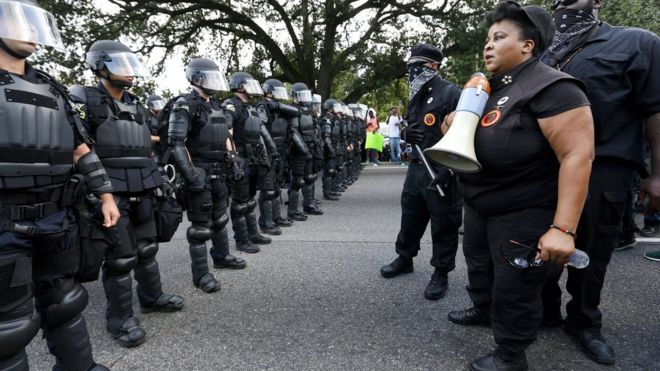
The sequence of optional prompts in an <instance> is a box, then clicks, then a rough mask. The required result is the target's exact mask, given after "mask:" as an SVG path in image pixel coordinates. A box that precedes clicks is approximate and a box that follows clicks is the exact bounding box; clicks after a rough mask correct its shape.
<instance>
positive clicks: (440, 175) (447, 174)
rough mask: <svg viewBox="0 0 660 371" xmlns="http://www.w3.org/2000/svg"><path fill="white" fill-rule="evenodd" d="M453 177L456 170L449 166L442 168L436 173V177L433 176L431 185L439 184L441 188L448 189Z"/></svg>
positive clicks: (431, 186)
mask: <svg viewBox="0 0 660 371" xmlns="http://www.w3.org/2000/svg"><path fill="white" fill-rule="evenodd" d="M453 178H454V172H453V171H452V170H449V169H447V168H441V169H440V170H438V172H437V173H436V174H435V178H433V180H432V181H431V184H429V187H430V188H435V186H436V185H438V186H440V188H442V189H443V190H445V189H447V187H449V183H451V181H452V179H453Z"/></svg>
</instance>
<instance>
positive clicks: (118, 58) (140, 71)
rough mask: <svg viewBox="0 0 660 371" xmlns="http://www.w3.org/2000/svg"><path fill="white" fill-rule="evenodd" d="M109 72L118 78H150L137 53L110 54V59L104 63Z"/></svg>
mask: <svg viewBox="0 0 660 371" xmlns="http://www.w3.org/2000/svg"><path fill="white" fill-rule="evenodd" d="M103 63H104V64H105V67H106V68H107V69H108V71H110V72H112V73H113V74H114V75H117V76H140V77H144V76H148V75H149V73H148V72H147V70H146V68H144V66H143V65H142V63H141V62H140V59H138V57H137V55H135V53H129V52H116V53H109V54H108V58H106V60H104V61H103Z"/></svg>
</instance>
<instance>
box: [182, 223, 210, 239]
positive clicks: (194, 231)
mask: <svg viewBox="0 0 660 371" xmlns="http://www.w3.org/2000/svg"><path fill="white" fill-rule="evenodd" d="M186 238H187V239H188V242H190V243H202V242H205V241H207V240H209V239H211V228H209V226H205V225H199V224H194V225H191V226H190V227H188V230H187V231H186Z"/></svg>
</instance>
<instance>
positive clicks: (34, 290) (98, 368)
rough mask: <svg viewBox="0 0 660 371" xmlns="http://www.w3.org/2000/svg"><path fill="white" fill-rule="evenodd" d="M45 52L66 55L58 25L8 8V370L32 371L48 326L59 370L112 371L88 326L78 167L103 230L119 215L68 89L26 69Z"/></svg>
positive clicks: (3, 29)
mask: <svg viewBox="0 0 660 371" xmlns="http://www.w3.org/2000/svg"><path fill="white" fill-rule="evenodd" d="M17 14H20V15H24V16H23V17H17ZM48 21H52V22H48ZM37 44H39V45H43V46H51V47H56V48H63V45H62V41H61V40H60V38H59V33H58V31H57V28H56V26H55V23H54V21H53V16H52V15H51V14H50V13H48V12H46V11H44V10H43V9H41V8H40V7H39V6H38V4H37V3H36V2H34V1H4V2H2V3H1V4H0V81H2V85H3V86H4V89H1V90H0V111H2V114H3V118H2V120H0V131H1V132H2V133H3V134H2V135H0V369H1V370H28V368H29V366H28V360H27V355H26V353H25V347H26V346H27V345H28V344H29V343H30V341H31V340H32V338H33V337H34V336H35V335H36V334H37V332H38V331H39V327H40V326H41V328H42V330H43V335H44V337H45V338H46V341H47V344H48V348H49V350H50V352H51V353H52V354H53V355H54V356H55V357H56V364H55V366H54V367H53V370H62V371H66V370H73V371H87V370H94V371H102V370H108V369H107V368H106V367H104V366H102V365H97V364H96V363H94V359H93V356H92V349H91V344H90V341H89V335H88V332H87V326H86V324H85V320H84V318H83V316H82V311H83V310H84V309H85V307H86V306H87V301H88V296H87V291H85V288H84V287H83V286H82V285H81V284H80V283H78V282H77V280H76V277H75V276H76V274H77V273H78V271H79V267H80V259H81V254H80V252H81V251H80V246H79V245H78V225H77V223H76V220H75V219H74V217H73V213H72V212H71V208H70V207H71V206H72V205H73V204H74V203H75V202H76V198H77V197H76V196H77V194H79V192H77V191H78V190H80V185H81V182H80V180H81V178H80V177H78V176H73V171H74V167H77V170H78V172H80V173H81V174H82V175H83V177H84V180H85V183H86V185H87V188H88V189H89V190H90V191H91V192H92V193H93V194H95V195H96V196H98V197H99V198H100V199H101V202H102V218H103V219H102V220H103V222H102V223H103V225H104V226H105V227H112V226H114V225H115V224H116V222H117V220H118V219H119V210H117V206H116V205H115V202H114V200H113V198H112V194H111V193H110V192H112V185H111V184H110V179H109V178H108V175H107V173H106V172H105V170H104V168H103V166H102V165H101V162H100V160H99V158H98V156H97V155H96V153H95V152H94V151H93V150H91V151H90V148H89V147H88V145H89V144H90V143H91V141H90V140H89V137H88V136H87V133H86V131H85V130H84V128H83V126H82V123H81V122H80V118H79V117H78V116H77V114H76V113H75V111H74V109H73V107H72V105H71V103H70V100H69V99H68V96H67V92H66V89H65V88H64V87H63V86H62V85H60V84H59V83H58V82H56V81H55V80H54V79H53V78H52V77H50V76H48V75H47V74H45V73H44V72H41V71H37V70H35V69H34V68H33V67H32V66H31V65H30V63H28V62H27V61H26V59H27V58H29V57H30V56H31V55H32V54H33V53H34V52H35V51H36V49H37ZM44 133H45V134H44ZM35 308H36V310H37V312H38V314H37V313H35Z"/></svg>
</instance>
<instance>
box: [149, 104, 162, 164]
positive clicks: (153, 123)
mask: <svg viewBox="0 0 660 371" xmlns="http://www.w3.org/2000/svg"><path fill="white" fill-rule="evenodd" d="M165 104H167V102H165V100H164V99H163V98H161V97H160V96H158V95H153V94H152V95H149V97H147V114H148V116H149V117H148V120H149V121H148V122H149V131H150V132H151V141H152V142H153V143H154V144H153V149H154V155H155V156H154V160H155V161H156V163H159V161H160V160H159V158H158V157H159V155H160V154H161V153H162V149H161V145H160V135H159V133H158V130H159V129H160V123H159V121H158V115H159V114H160V111H161V110H162V109H163V108H165Z"/></svg>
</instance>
